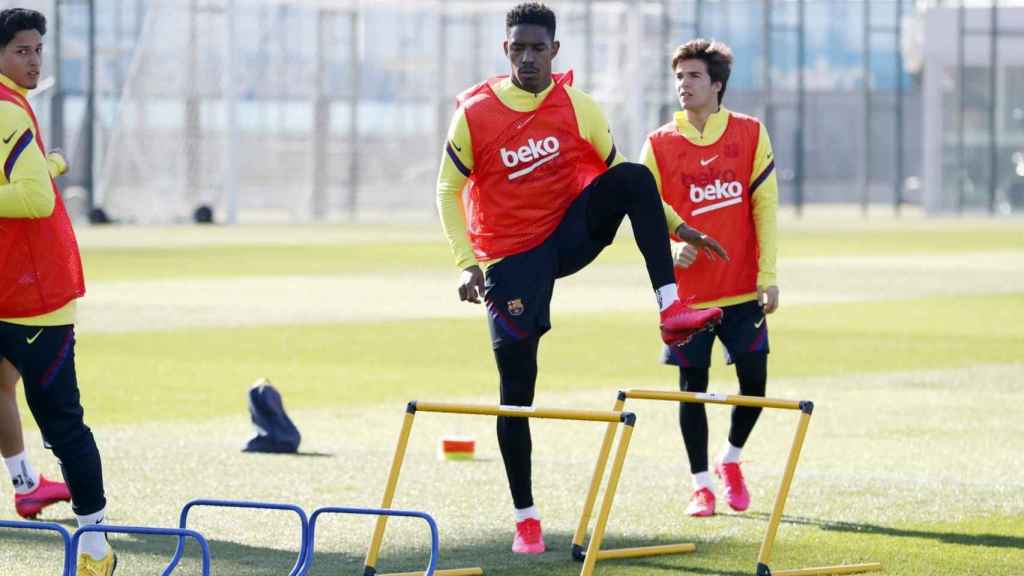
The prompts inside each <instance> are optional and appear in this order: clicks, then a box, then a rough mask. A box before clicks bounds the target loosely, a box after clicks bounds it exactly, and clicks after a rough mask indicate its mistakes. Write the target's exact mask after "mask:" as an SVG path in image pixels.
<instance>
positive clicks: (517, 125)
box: [516, 114, 536, 130]
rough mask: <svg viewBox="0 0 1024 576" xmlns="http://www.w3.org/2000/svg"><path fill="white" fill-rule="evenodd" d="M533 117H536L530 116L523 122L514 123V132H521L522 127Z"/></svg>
mask: <svg viewBox="0 0 1024 576" xmlns="http://www.w3.org/2000/svg"><path fill="white" fill-rule="evenodd" d="M534 116H536V114H530V115H529V116H527V117H526V119H525V120H520V121H519V122H516V130H522V128H523V126H526V125H527V124H529V123H530V120H533V117H534Z"/></svg>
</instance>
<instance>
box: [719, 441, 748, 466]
mask: <svg viewBox="0 0 1024 576" xmlns="http://www.w3.org/2000/svg"><path fill="white" fill-rule="evenodd" d="M742 453H743V448H737V447H735V446H733V445H732V444H730V443H728V442H726V443H725V450H723V452H722V459H721V460H720V462H722V463H723V464H725V463H726V462H739V461H740V454H742Z"/></svg>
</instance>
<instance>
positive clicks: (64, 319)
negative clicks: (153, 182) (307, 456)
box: [0, 8, 117, 576]
mask: <svg viewBox="0 0 1024 576" xmlns="http://www.w3.org/2000/svg"><path fill="white" fill-rule="evenodd" d="M44 34H46V18H45V17H44V16H43V15H42V14H40V13H39V12H36V11H35V10H26V9H23V8H10V9H7V10H3V11H0V140H2V142H0V157H2V158H3V172H2V173H0V262H2V263H3V265H2V266H0V358H2V359H4V360H5V361H6V362H9V363H10V365H12V366H13V367H14V370H15V372H16V374H17V375H19V376H20V377H21V380H22V382H23V383H24V390H25V400H26V401H27V402H28V406H29V408H30V409H31V410H32V416H33V417H34V418H35V420H36V423H37V424H38V425H39V430H40V432H42V435H43V439H44V440H45V443H46V445H47V447H49V448H50V449H51V450H52V451H53V453H54V455H56V456H57V458H58V459H59V460H60V463H61V470H62V471H63V473H64V479H65V480H66V481H67V487H68V489H69V490H70V492H71V503H72V509H73V510H74V512H75V517H76V519H77V521H78V524H79V526H85V525H89V524H99V523H102V522H103V518H104V515H105V513H106V503H107V500H106V496H105V494H104V489H103V471H102V464H101V461H100V454H99V450H98V449H97V447H96V441H95V439H94V438H93V435H92V431H90V430H89V427H88V426H86V424H85V422H84V420H83V409H82V403H81V398H80V394H79V388H78V379H77V376H76V374H75V327H74V316H75V302H76V301H77V299H78V298H79V297H81V296H82V295H83V294H85V283H84V280H83V277H82V262H81V258H80V257H79V254H78V244H77V241H76V240H75V232H74V230H73V229H72V227H71V221H70V220H69V219H68V215H67V212H66V211H65V209H64V203H63V201H62V200H61V196H60V191H59V190H58V189H57V184H56V182H55V181H54V179H53V175H54V174H61V173H63V172H64V171H65V170H66V169H67V166H66V164H65V162H64V160H63V158H61V157H60V155H59V154H53V153H50V154H47V153H46V148H45V146H44V145H43V142H42V133H41V131H40V130H39V124H38V123H37V122H36V117H35V113H34V112H33V111H32V106H31V105H30V104H29V102H28V100H27V99H26V96H27V94H28V91H29V90H31V89H32V88H35V87H36V85H37V84H38V82H39V77H40V73H41V66H42V52H43V35H44ZM6 366H7V365H6V364H4V366H3V370H4V373H3V375H2V377H3V379H4V380H3V382H2V383H0V384H2V386H3V387H4V389H5V390H6V389H7V388H9V387H12V386H13V385H14V383H16V382H17V378H15V374H14V373H12V372H11V371H10V369H9V368H7V367H6ZM10 397H13V394H11V395H10ZM5 417H6V415H5ZM5 443H6V442H5ZM4 451H6V448H5V449H4ZM29 475H30V474H24V475H22V478H23V479H24V478H25V477H26V476H29ZM43 486H44V484H42V482H40V483H39V484H38V485H37V490H38V489H39V488H42V487H43ZM16 488H17V487H16ZM44 492H49V490H44ZM52 496H53V495H52V494H48V493H36V494H34V495H33V494H28V495H27V497H26V498H27V499H26V498H22V501H21V502H19V506H18V507H19V512H26V513H30V514H27V515H33V514H31V513H33V512H35V513H38V510H36V509H37V508H38V507H40V506H41V505H43V504H45V502H47V501H48V500H50V499H51V498H52ZM77 553H78V568H77V576H111V574H113V573H114V570H115V568H116V567H117V556H116V555H115V554H114V551H113V550H111V548H110V545H109V544H108V543H107V539H106V537H105V536H104V535H103V534H102V533H99V532H91V533H86V534H83V536H82V538H81V540H79V547H78V550H77Z"/></svg>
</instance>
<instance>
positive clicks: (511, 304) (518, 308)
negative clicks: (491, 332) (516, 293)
mask: <svg viewBox="0 0 1024 576" xmlns="http://www.w3.org/2000/svg"><path fill="white" fill-rule="evenodd" d="M525 309H526V308H525V307H524V306H523V299H522V298H516V299H515V300H509V301H508V313H509V314H511V315H513V316H522V315H523V310H525Z"/></svg>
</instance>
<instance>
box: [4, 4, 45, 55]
mask: <svg viewBox="0 0 1024 576" xmlns="http://www.w3.org/2000/svg"><path fill="white" fill-rule="evenodd" d="M22 30H35V31H36V32H39V35H40V36H46V16H43V15H42V13H40V12H36V11H35V10H29V9H28V8H8V9H6V10H3V11H0V48H2V47H4V46H7V44H9V43H10V41H11V40H12V39H13V38H14V36H15V35H16V34H17V33H18V32H21V31H22Z"/></svg>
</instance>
